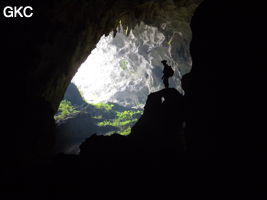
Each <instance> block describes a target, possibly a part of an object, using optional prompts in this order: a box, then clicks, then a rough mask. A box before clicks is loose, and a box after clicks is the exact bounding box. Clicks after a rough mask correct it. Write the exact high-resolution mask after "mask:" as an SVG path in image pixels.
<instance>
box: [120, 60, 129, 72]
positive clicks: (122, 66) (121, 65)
mask: <svg viewBox="0 0 267 200" xmlns="http://www.w3.org/2000/svg"><path fill="white" fill-rule="evenodd" d="M127 65H128V62H127V60H121V61H120V68H121V69H122V70H127V69H128V66H127Z"/></svg>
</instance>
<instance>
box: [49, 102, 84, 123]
mask: <svg viewBox="0 0 267 200" xmlns="http://www.w3.org/2000/svg"><path fill="white" fill-rule="evenodd" d="M78 112H79V111H78V110H76V108H75V107H74V106H73V105H72V104H71V102H70V101H67V100H62V101H61V102H60V105H59V108H58V113H57V114H56V115H55V117H54V118H55V120H60V119H65V118H66V117H68V116H70V115H72V114H75V113H78Z"/></svg>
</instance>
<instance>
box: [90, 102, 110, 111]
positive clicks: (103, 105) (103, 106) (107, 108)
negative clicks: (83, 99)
mask: <svg viewBox="0 0 267 200" xmlns="http://www.w3.org/2000/svg"><path fill="white" fill-rule="evenodd" d="M91 105H93V106H95V107H96V108H97V109H101V110H105V111H110V110H112V107H113V106H114V105H113V104H107V103H96V104H91Z"/></svg>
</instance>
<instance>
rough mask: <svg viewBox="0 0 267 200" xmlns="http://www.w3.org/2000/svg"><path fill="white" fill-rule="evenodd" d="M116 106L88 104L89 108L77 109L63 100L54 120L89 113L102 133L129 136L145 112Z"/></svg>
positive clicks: (89, 116)
mask: <svg viewBox="0 0 267 200" xmlns="http://www.w3.org/2000/svg"><path fill="white" fill-rule="evenodd" d="M115 105H116V104H107V103H96V104H88V105H87V107H77V108H76V107H74V106H73V105H72V104H71V102H70V101H68V100H62V101H61V103H60V105H59V109H58V112H57V114H56V115H55V116H54V118H55V120H64V119H67V118H68V117H70V116H71V115H74V114H76V113H80V112H82V113H84V114H86V113H88V119H89V118H91V119H93V120H94V123H95V124H96V125H97V126H98V127H99V131H100V132H101V133H104V134H106V135H112V134H113V133H115V132H116V133H118V134H120V135H129V134H130V133H131V127H132V126H133V125H134V123H136V122H137V120H138V118H139V117H140V116H141V115H142V113H143V112H142V111H140V110H135V109H131V108H125V107H120V106H119V107H118V106H115Z"/></svg>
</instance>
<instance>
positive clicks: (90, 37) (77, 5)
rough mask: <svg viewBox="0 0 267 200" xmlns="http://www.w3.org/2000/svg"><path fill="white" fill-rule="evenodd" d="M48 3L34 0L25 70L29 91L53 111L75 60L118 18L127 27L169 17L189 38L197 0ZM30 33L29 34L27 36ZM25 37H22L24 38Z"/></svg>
mask: <svg viewBox="0 0 267 200" xmlns="http://www.w3.org/2000/svg"><path fill="white" fill-rule="evenodd" d="M174 2H175V3H172V1H165V0H159V1H144V0H143V1H142V0H141V1H99V0H97V1H86V0H83V1H79V2H74V1H56V2H53V1H51V2H50V3H45V4H44V3H43V4H41V5H40V4H38V5H37V4H36V6H37V7H38V8H40V9H36V19H33V20H34V23H33V24H31V26H30V27H29V29H28V30H27V35H25V36H26V37H29V36H30V35H31V37H30V38H28V41H29V42H28V43H27V50H28V49H29V50H30V51H32V53H34V55H30V54H28V55H29V56H30V57H29V59H27V63H29V61H30V62H32V61H31V60H34V63H32V64H31V65H30V66H29V64H28V69H27V70H26V74H27V81H28V85H27V88H28V89H29V94H30V95H32V93H34V94H35V95H36V96H38V97H42V98H44V99H45V100H46V101H47V102H48V103H50V104H51V106H52V110H53V112H54V113H55V112H56V110H57V107H58V105H59V102H60V100H61V99H62V98H63V95H64V92H65V90H66V88H67V86H68V84H69V82H70V80H71V79H72V77H73V76H74V74H75V72H76V71H77V69H78V68H79V66H80V65H81V63H82V62H83V61H84V60H85V59H86V57H87V56H88V55H89V54H90V52H91V50H92V49H93V48H94V47H95V45H96V43H97V42H98V40H99V39H100V37H101V36H102V35H103V34H109V33H110V32H111V31H112V30H115V29H116V26H117V25H118V22H119V20H122V24H123V25H124V26H125V28H126V25H127V26H128V27H129V28H132V27H134V26H135V25H136V24H137V23H139V22H140V21H144V22H145V23H147V24H151V25H154V26H159V25H160V24H161V23H164V22H166V21H169V22H170V23H172V24H173V26H171V27H170V29H171V30H167V31H169V32H173V31H174V30H175V29H176V28H177V26H181V27H183V28H182V30H184V32H185V35H188V41H189V40H190V39H191V36H190V28H189V22H190V19H191V16H192V14H193V11H194V9H195V8H196V6H197V4H198V3H199V1H178V0H177V1H174ZM176 6H177V7H176ZM28 33H30V35H28ZM26 40H27V38H26Z"/></svg>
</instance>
